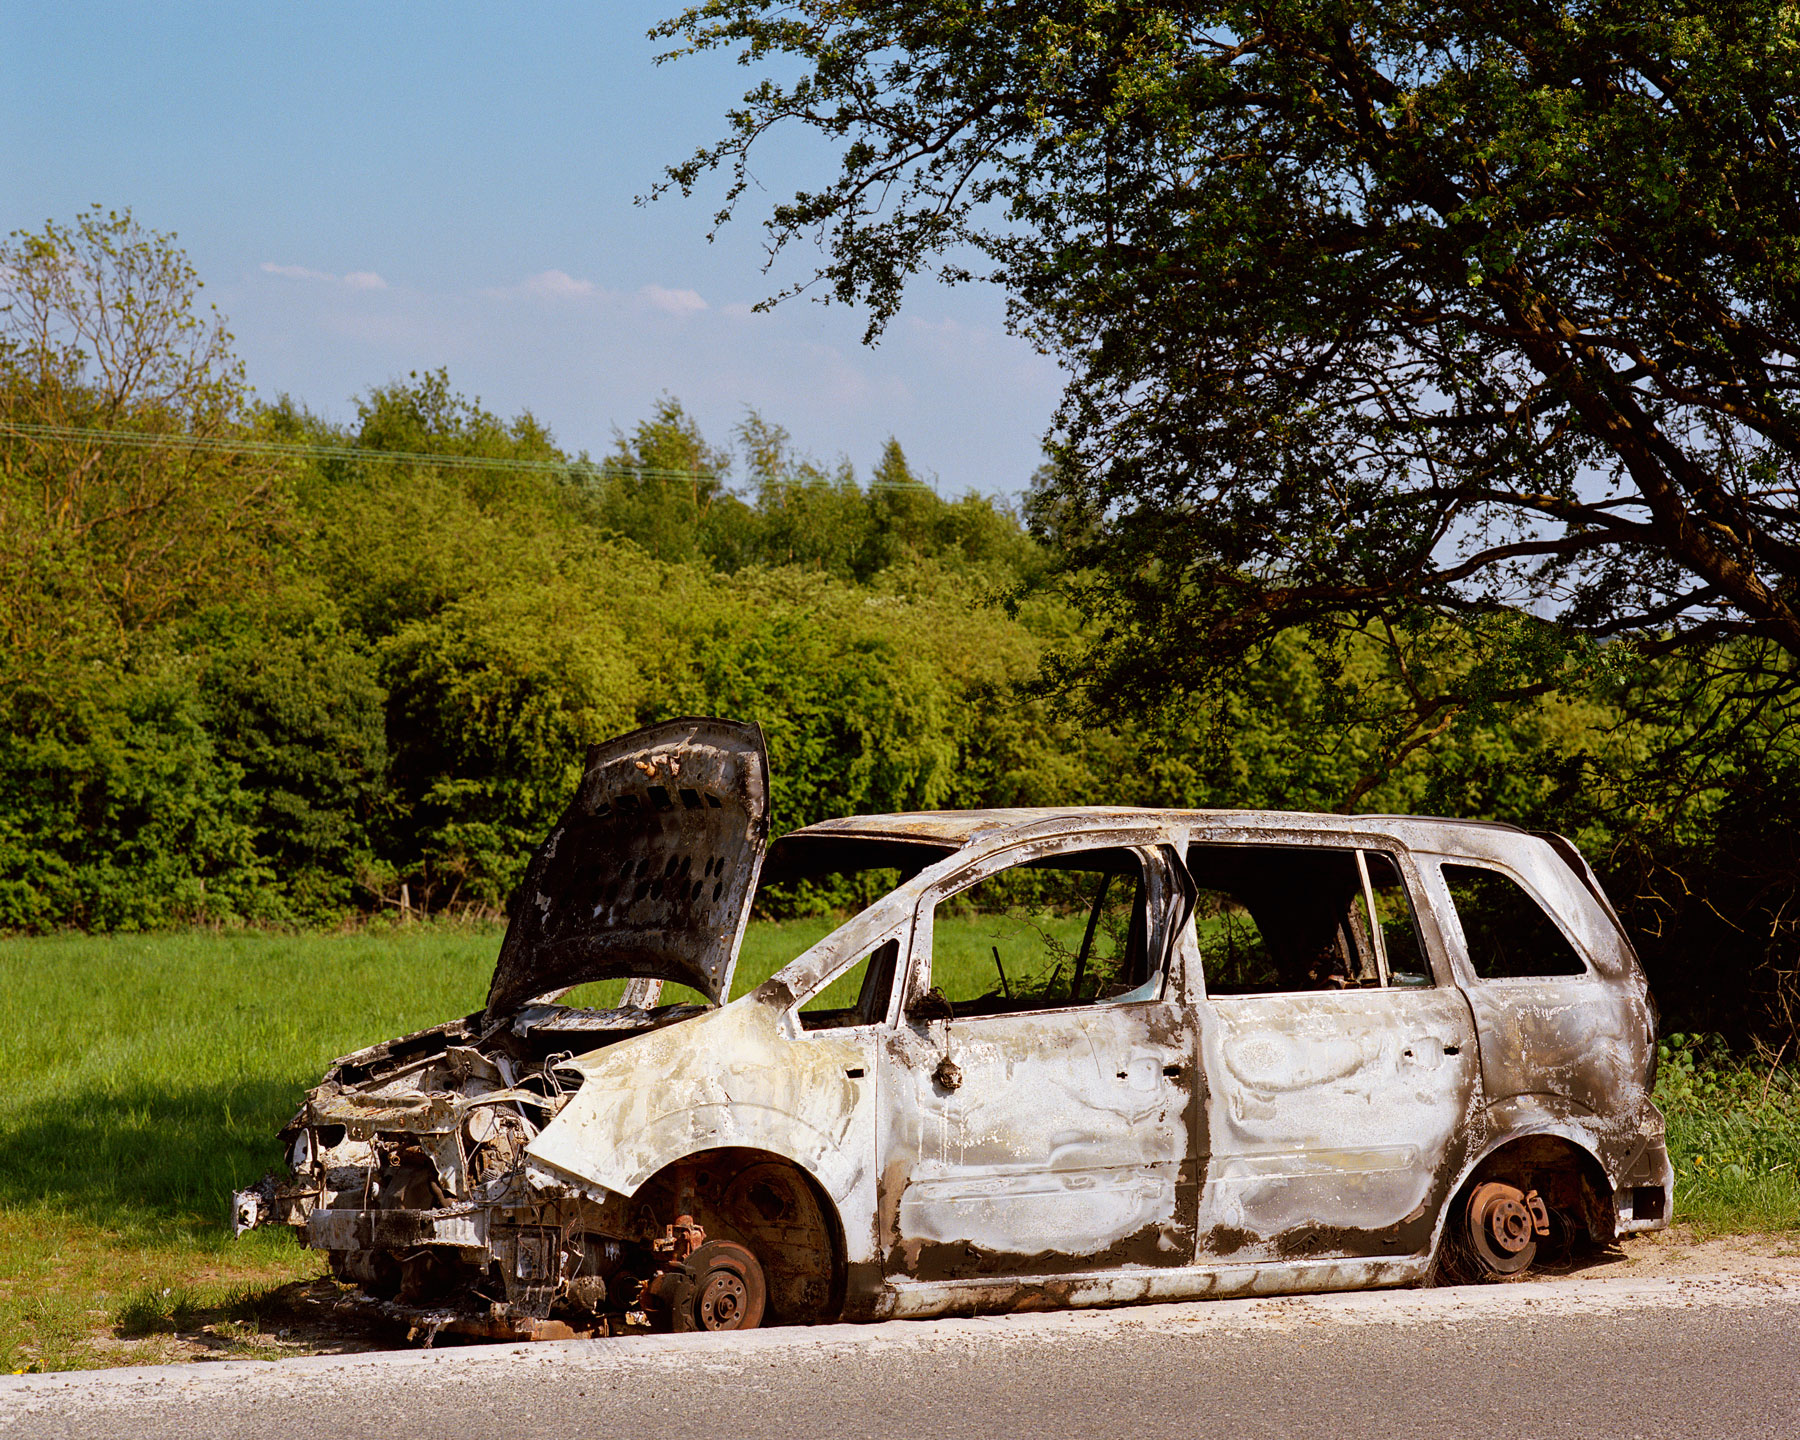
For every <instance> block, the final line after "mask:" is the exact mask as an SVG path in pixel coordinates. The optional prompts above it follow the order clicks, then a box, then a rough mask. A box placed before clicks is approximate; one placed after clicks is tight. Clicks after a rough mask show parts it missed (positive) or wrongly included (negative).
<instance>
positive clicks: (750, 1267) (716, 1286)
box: [683, 1240, 769, 1330]
mask: <svg viewBox="0 0 1800 1440" xmlns="http://www.w3.org/2000/svg"><path fill="white" fill-rule="evenodd" d="M683 1268H684V1269H685V1270H687V1271H688V1272H689V1273H690V1274H691V1275H693V1276H694V1298H693V1301H692V1304H693V1317H694V1321H695V1328H697V1329H700V1330H753V1329H755V1328H756V1327H757V1326H758V1325H760V1324H762V1317H763V1307H764V1305H766V1304H767V1303H768V1298H769V1288H768V1285H767V1283H766V1282H765V1281H764V1279H763V1271H762V1266H761V1265H759V1264H758V1263H757V1260H756V1257H755V1256H754V1255H752V1254H751V1253H750V1252H749V1251H748V1250H746V1249H745V1248H744V1247H743V1246H742V1245H734V1244H733V1243H732V1242H731V1241H729V1240H708V1241H707V1242H706V1243H705V1244H704V1245H702V1246H701V1247H700V1248H699V1249H698V1250H696V1251H695V1252H694V1253H693V1254H692V1255H690V1256H689V1257H688V1258H687V1260H686V1261H684V1262H683Z"/></svg>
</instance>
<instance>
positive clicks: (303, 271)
mask: <svg viewBox="0 0 1800 1440" xmlns="http://www.w3.org/2000/svg"><path fill="white" fill-rule="evenodd" d="M262 268H263V271H264V273H265V274H269V275H285V276H286V277H287V278H288V279H289V280H336V279H337V276H335V275H327V274H326V273H325V272H324V271H323V270H308V269H307V268H306V267H305V266H304V265H277V264H275V263H274V262H273V261H271V260H265V261H263V263H262Z"/></svg>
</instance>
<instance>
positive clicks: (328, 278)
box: [262, 260, 388, 290]
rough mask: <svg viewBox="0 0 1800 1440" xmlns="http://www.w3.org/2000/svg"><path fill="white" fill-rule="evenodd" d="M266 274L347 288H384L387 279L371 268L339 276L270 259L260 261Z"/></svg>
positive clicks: (385, 287)
mask: <svg viewBox="0 0 1800 1440" xmlns="http://www.w3.org/2000/svg"><path fill="white" fill-rule="evenodd" d="M262 268H263V273H264V274H266V275H280V276H283V277H284V278H286V279H288V280H320V281H323V282H324V283H325V284H327V285H342V286H343V287H344V288H345V289H347V290H385V289H387V288H388V283H387V281H385V280H383V279H382V278H381V277H380V276H379V275H377V274H376V273H375V272H374V271H373V270H352V271H351V272H350V273H349V274H348V275H345V276H342V277H339V276H337V275H333V274H331V273H330V272H329V271H325V270H313V269H310V268H308V267H307V266H305V265H277V264H276V263H275V262H274V261H272V260H265V261H263V263H262Z"/></svg>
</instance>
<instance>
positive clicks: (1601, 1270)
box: [1532, 1225, 1800, 1280]
mask: <svg viewBox="0 0 1800 1440" xmlns="http://www.w3.org/2000/svg"><path fill="white" fill-rule="evenodd" d="M1609 1274H1623V1275H1627V1276H1629V1277H1630V1278H1631V1279H1634V1280H1643V1279H1649V1278H1663V1277H1668V1278H1670V1279H1681V1278H1683V1277H1686V1276H1690V1275H1729V1276H1732V1277H1733V1278H1736V1279H1744V1280H1753V1279H1767V1278H1771V1277H1775V1276H1781V1277H1785V1278H1787V1279H1792V1280H1800V1232H1790V1233H1788V1234H1784V1235H1712V1236H1707V1237H1704V1238H1702V1237H1701V1236H1699V1235H1697V1234H1696V1233H1695V1232H1694V1231H1692V1230H1690V1229H1689V1228H1688V1227H1687V1226H1685V1225H1674V1226H1671V1227H1670V1228H1669V1229H1667V1230H1656V1231H1652V1232H1651V1233H1650V1234H1648V1235H1631V1236H1627V1237H1626V1238H1625V1240H1623V1241H1622V1242H1621V1243H1620V1244H1619V1246H1618V1248H1617V1249H1616V1250H1608V1251H1604V1252H1602V1253H1600V1254H1598V1255H1589V1256H1586V1257H1583V1258H1582V1259H1581V1260H1580V1261H1579V1262H1578V1263H1577V1264H1575V1265H1573V1266H1571V1267H1570V1268H1569V1269H1568V1270H1567V1271H1564V1272H1562V1273H1559V1274H1545V1273H1538V1272H1534V1273H1533V1276H1532V1278H1533V1279H1537V1280H1558V1279H1564V1278H1578V1279H1582V1280H1603V1279H1605V1278H1606V1277H1607V1276H1608V1275H1609Z"/></svg>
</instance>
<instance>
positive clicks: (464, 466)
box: [0, 419, 925, 490]
mask: <svg viewBox="0 0 1800 1440" xmlns="http://www.w3.org/2000/svg"><path fill="white" fill-rule="evenodd" d="M0 430H4V431H6V432H8V433H10V434H14V435H19V436H23V437H25V438H27V439H40V440H70V441H89V442H92V443H94V444H99V445H114V446H118V447H120V448H123V449H127V450H199V451H205V452H208V453H212V454H222V455H264V456H269V457H272V458H277V459H284V458H285V459H295V460H367V461H377V462H385V463H388V464H412V465H434V466H436V467H438V468H439V469H442V470H507V471H522V472H526V473H530V474H539V475H571V474H574V475H600V474H614V475H616V474H620V473H624V474H628V475H632V476H634V477H636V478H638V479H642V480H686V481H694V480H718V481H721V482H723V481H724V479H725V475H724V474H723V472H720V471H716V470H666V469H658V468H656V467H654V466H649V465H627V464H624V463H622V462H620V461H617V460H601V461H594V460H516V459H505V458H502V457H500V456H493V455H437V454H432V453H430V452H427V451H420V450H378V449H375V448H374V447H372V446H366V445H305V444H298V443H296V442H293V441H288V440H251V439H249V438H247V437H237V436H229V435H184V434H180V433H175V432H156V431H147V430H102V429H99V428H96V427H90V426H81V425H35V424H30V423H27V422H25V421H16V420H5V419H0ZM860 488H862V489H865V490H922V489H924V488H925V485H924V483H923V482H922V481H917V480H915V481H912V482H910V483H908V482H906V481H893V480H876V479H875V478H874V477H872V476H871V477H870V479H869V481H868V483H867V484H866V485H862V486H861V487H860Z"/></svg>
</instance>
